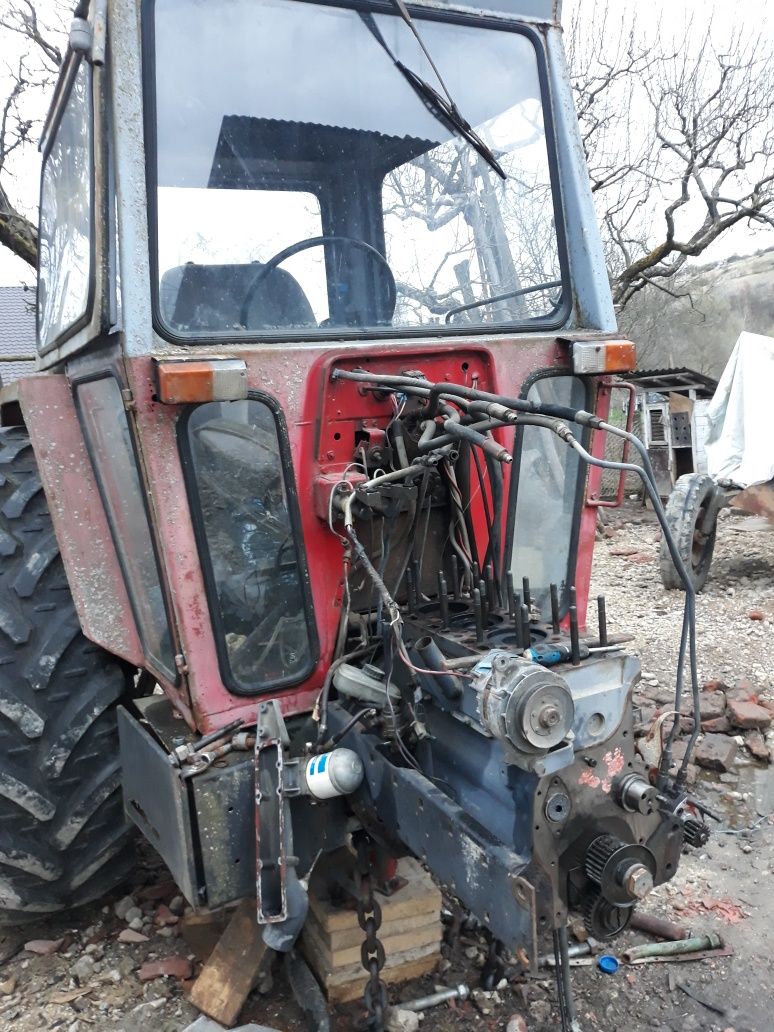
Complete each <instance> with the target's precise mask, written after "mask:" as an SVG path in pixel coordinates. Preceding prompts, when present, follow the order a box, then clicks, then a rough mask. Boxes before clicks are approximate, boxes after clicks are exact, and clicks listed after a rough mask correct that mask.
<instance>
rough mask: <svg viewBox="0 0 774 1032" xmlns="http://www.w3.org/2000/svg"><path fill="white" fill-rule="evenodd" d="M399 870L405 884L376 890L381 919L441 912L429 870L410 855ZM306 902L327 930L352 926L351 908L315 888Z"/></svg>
mask: <svg viewBox="0 0 774 1032" xmlns="http://www.w3.org/2000/svg"><path fill="white" fill-rule="evenodd" d="M398 874H399V875H401V877H403V878H407V879H408V885H404V887H403V888H402V889H400V890H399V891H398V892H396V893H395V895H394V896H381V895H379V893H376V898H377V900H378V901H379V906H380V907H381V908H382V920H383V921H394V920H397V919H399V918H404V917H410V916H412V915H413V914H424V913H433V912H434V913H435V914H436V916H437V915H438V914H440V911H441V903H442V899H441V893H440V891H439V890H438V889H437V888H436V886H435V884H434V883H433V879H432V878H431V877H430V875H429V874H428V872H427V871H425V870H424V868H422V867H421V866H420V865H419V863H418V862H417V861H416V860H414V859H412V858H410V857H409V858H406V859H403V860H401V861H400V865H399V867H398ZM309 902H310V905H311V910H312V912H313V913H314V915H315V917H316V918H317V920H318V921H319V922H320V924H321V926H322V927H323V929H324V930H325V931H326V932H333V931H335V930H337V929H342V928H351V927H352V917H353V913H354V911H352V910H343V909H341V908H340V907H334V906H333V904H332V903H331V902H330V900H327V899H320V898H319V897H318V896H316V895H315V893H314V892H311V893H310V894H309Z"/></svg>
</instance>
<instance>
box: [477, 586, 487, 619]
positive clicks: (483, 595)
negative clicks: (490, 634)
mask: <svg viewBox="0 0 774 1032" xmlns="http://www.w3.org/2000/svg"><path fill="white" fill-rule="evenodd" d="M478 590H479V592H480V593H481V615H482V618H483V620H484V626H485V627H486V626H488V624H489V596H488V595H487V593H486V584H485V583H484V581H483V580H479V581H478Z"/></svg>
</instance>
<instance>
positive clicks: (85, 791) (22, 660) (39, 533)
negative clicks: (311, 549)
mask: <svg viewBox="0 0 774 1032" xmlns="http://www.w3.org/2000/svg"><path fill="white" fill-rule="evenodd" d="M133 673H134V672H133V671H132V669H131V668H130V667H128V666H127V665H126V664H125V663H124V662H122V661H121V660H119V659H117V658H116V657H115V656H113V655H111V654H110V653H108V652H105V651H104V649H101V648H99V647H98V646H96V645H94V644H93V643H92V642H90V641H88V640H87V639H86V638H85V637H84V635H83V634H82V633H81V629H80V626H79V623H78V617H77V615H76V612H75V606H74V604H73V600H72V597H71V595H70V589H69V587H68V585H67V579H66V577H65V573H64V567H63V565H62V560H61V558H60V556H59V548H58V545H57V540H56V535H55V534H54V530H53V527H52V524H51V518H50V516H49V513H48V507H47V505H46V498H45V495H44V492H43V489H42V486H41V483H40V479H39V477H38V472H37V466H36V463H35V457H34V455H33V451H32V445H31V444H30V441H29V438H28V436H27V433H26V431H25V430H24V429H23V428H21V427H11V428H4V429H0V922H2V923H8V922H18V921H19V920H23V919H25V918H27V919H29V918H34V917H35V916H36V915H42V914H50V913H55V912H57V911H65V910H69V909H71V908H73V907H76V906H79V905H80V904H82V903H87V902H90V901H91V900H94V899H98V898H99V897H100V896H102V895H103V894H104V893H105V892H106V891H107V890H108V889H110V888H112V887H114V886H115V885H117V884H118V883H119V882H121V881H122V880H123V878H124V877H125V875H126V874H127V873H128V872H129V870H130V868H131V865H132V862H133V852H134V850H133V841H132V840H133V837H134V836H133V831H132V829H131V827H130V825H129V824H128V823H127V821H126V819H125V818H124V813H123V803H122V797H121V773H120V766H119V758H118V732H117V728H116V707H117V705H118V703H119V702H120V701H121V700H122V699H123V698H126V697H127V696H128V695H129V694H130V693H131V690H132V684H133Z"/></svg>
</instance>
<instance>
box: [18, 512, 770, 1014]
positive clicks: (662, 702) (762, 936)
mask: <svg viewBox="0 0 774 1032" xmlns="http://www.w3.org/2000/svg"><path fill="white" fill-rule="evenodd" d="M658 540H659V539H658V533H657V530H656V527H655V523H654V520H653V517H652V515H651V514H650V513H648V512H645V511H644V510H641V509H639V508H638V507H637V506H636V505H635V504H634V503H633V502H629V503H628V508H626V509H625V510H623V511H621V512H617V513H614V514H612V516H611V517H610V518H609V521H608V523H607V525H606V529H605V536H604V537H601V538H600V540H599V541H598V544H597V549H596V557H595V569H594V582H593V593H594V594H597V593H602V592H604V593H605V595H606V597H607V609H608V620H609V625H610V630H611V631H620V632H624V631H625V632H629V633H632V634H633V635H634V641H633V643H632V646H631V647H632V648H633V650H634V651H636V652H638V653H639V655H640V657H641V661H642V664H643V671H644V675H643V683H642V684H641V686H640V691H639V693H638V702H639V703H640V705H641V707H642V714H643V718H644V719H645V720H647V719H651V718H652V716H653V713H654V711H655V710H656V708H657V707H664V706H666V707H668V704H669V702H670V698H671V694H672V691H671V689H672V681H671V678H672V676H673V675H672V671H673V669H674V662H675V658H676V653H677V641H678V635H679V628H680V623H679V620H680V612H681V609H682V595H681V594H679V593H676V592H665V591H664V590H663V589H662V587H661V582H660V579H659V576H658ZM697 626H698V637H699V666H700V677H701V680H702V681H703V682H705V681H710V680H717V681H720V682H722V684H723V685H724V686H725V688H723V689H722V690H726V689H727V693H728V698H729V699H731V698H734V697H737V696H738V697H741V698H748V697H750V696H751V695H752V696H753V697H755V698H757V699H758V701H760V702H770V703H774V532H772V531H771V530H770V529H769V530H766V529H764V528H762V526H761V522H760V521H759V520H757V519H755V518H751V517H744V516H741V515H736V514H724V518H723V519H722V521H721V524H720V528H719V535H718V544H717V549H716V555H715V560H714V563H713V567H712V572H711V574H710V581H709V583H708V585H707V588H706V590H705V591H704V592H703V593H702V595H701V596H700V598H699V603H698V616H697ZM591 629H592V630H593V629H594V624H593V620H592V621H591ZM734 734H738V732H736V731H731V732H730V735H731V736H733V735H734ZM769 743H770V744H774V742H772V740H771V736H770V738H769ZM770 769H771V768H769V767H768V765H767V764H766V763H765V762H756V761H754V760H753V759H752V758H751V756H750V755H749V752H748V750H747V748H746V746H745V745H744V744H743V740H742V738H741V737H739V748H738V751H737V756H736V759H735V761H734V763H733V765H732V767H731V769H730V771H729V772H727V773H723V774H710V773H708V772H706V771H700V770H698V769H697V770H696V771H694V773H695V775H696V778H697V782H696V792H697V794H698V795H700V796H701V797H702V798H703V799H704V800H705V801H706V802H707V804H708V805H710V806H712V807H713V808H715V809H716V810H718V811H719V813H720V814H721V815H722V818H723V821H722V824H721V825H720V827H719V828H718V829H717V830H716V832H715V834H714V835H713V837H712V839H711V840H710V842H709V844H708V845H707V846H706V847H705V848H704V849H702V850H700V851H698V852H695V851H694V852H692V853H691V854H690V855H686V856H685V857H684V858H683V862H682V864H681V867H680V870H679V872H678V874H677V876H676V877H675V879H674V880H673V881H672V882H671V883H670V884H668V885H666V886H662V887H660V888H658V889H656V890H655V891H654V892H653V894H652V895H651V896H650V897H649V899H648V901H647V903H646V905H645V907H644V909H645V910H646V911H648V912H652V913H655V914H659V915H662V916H666V917H669V918H670V919H672V920H675V921H678V922H680V923H682V924H684V925H686V926H688V927H690V928H691V929H692V930H693V931H694V933H704V932H709V931H712V932H717V933H719V934H720V935H721V936H722V937H723V940H724V942H725V943H726V944H727V945H728V946H729V947H730V948H731V950H732V951H733V953H732V955H731V956H727V957H724V958H721V959H713V960H710V961H700V962H692V963H679V964H678V963H668V964H666V963H659V964H650V965H643V966H636V967H631V968H629V967H625V966H622V967H621V968H620V969H619V971H618V972H617V973H616V974H614V975H603V974H601V973H599V972H598V971H597V969H596V967H595V966H580V967H577V968H576V970H575V971H574V987H575V995H576V1001H577V1006H578V1013H579V1018H580V1023H581V1027H582V1028H583V1029H584V1032H597V1030H598V1032H603V1030H604V1032H645V1030H651V1029H655V1030H657V1032H692V1030H707V1032H710V1030H713V1032H729V1030H735V1032H771V1030H772V1029H774V959H773V958H772V949H771V943H772V932H771V928H772V923H773V921H774V899H773V898H772V895H770V893H771V885H772V884H773V883H774V876H773V875H772V872H774V835H773V834H772V823H771V820H770V816H771V814H772V813H774V774H772V775H771V776H770V773H769V771H770ZM750 829H752V830H750ZM167 879H168V876H167V875H166V874H165V872H164V869H163V867H162V866H161V865H160V863H159V861H158V860H157V859H156V858H155V857H154V856H153V855H151V854H150V853H145V854H143V859H142V861H141V862H140V863H139V864H138V867H137V869H136V872H135V878H134V879H133V882H132V884H130V885H129V886H127V887H125V888H124V890H123V891H122V892H121V893H118V894H116V895H115V896H114V897H112V898H111V899H110V900H108V901H105V902H104V903H103V904H101V905H98V906H93V907H91V908H87V909H85V910H84V911H82V912H81V913H79V914H78V915H77V917H71V918H70V919H55V920H47V921H45V922H42V923H40V924H37V925H32V926H25V927H24V928H23V929H6V930H5V933H4V934H2V935H0V1028H1V1029H11V1028H13V1029H15V1030H17V1032H40V1030H44V1029H61V1030H62V1032H87V1030H90V1029H94V1030H99V1032H182V1030H184V1029H185V1028H186V1027H187V1026H188V1025H189V1024H190V1023H191V1022H192V1021H193V1020H194V1019H195V1018H196V1017H197V1012H196V1011H195V1010H194V1008H193V1007H192V1006H191V1005H190V1004H189V1003H188V1002H187V999H186V992H187V989H188V988H189V987H190V984H191V982H190V978H187V977H186V976H189V975H190V974H191V973H192V971H194V970H195V967H194V968H192V967H191V962H192V960H193V959H194V958H193V955H192V952H191V947H190V945H189V943H188V942H187V941H185V940H184V939H183V938H181V937H180V934H179V932H180V920H179V915H180V913H181V911H182V909H183V903H182V900H181V899H180V898H177V892H176V889H175V887H174V886H173V885H171V884H169V883H168V880H167ZM127 893H128V894H129V895H130V897H131V899H127V898H126V896H127ZM130 908H133V909H130ZM127 911H128V913H127ZM132 938H133V939H134V940H135V941H124V940H127V939H132ZM35 940H37V941H38V944H37V945H36V946H34V947H33V949H37V950H38V951H39V952H32V951H31V950H30V949H27V948H25V944H30V943H32V942H34V941H35ZM59 940H62V941H61V942H60V941H59ZM644 941H652V940H648V937H647V936H644V935H642V933H633V932H632V933H626V934H625V935H624V936H623V937H622V939H620V940H617V941H616V942H615V943H614V944H613V946H612V948H611V952H615V953H619V954H620V952H622V950H623V949H624V948H625V946H626V945H628V944H630V943H634V942H644ZM483 956H484V942H483V939H481V938H480V937H479V935H478V934H477V933H476V932H475V931H468V932H467V933H466V932H463V933H462V934H461V936H460V937H459V938H458V939H457V941H456V942H454V943H453V944H448V945H446V946H444V960H443V961H442V964H441V969H440V970H439V971H438V972H437V973H436V974H435V975H433V976H430V977H427V978H425V979H423V980H421V981H419V982H415V983H412V984H409V985H407V986H403V987H402V988H401V989H400V990H398V991H396V992H393V994H392V996H393V999H394V1001H395V1000H396V999H401V998H402V999H411V998H414V997H416V996H418V995H420V994H422V995H423V994H425V993H427V992H429V991H432V989H433V986H434V985H441V984H443V985H455V984H457V983H458V982H460V981H464V982H466V983H467V984H469V985H470V986H471V988H473V989H475V990H476V991H475V992H474V995H473V999H472V1000H469V1001H468V1002H466V1003H465V1004H463V1005H461V1006H457V1007H455V1006H448V1005H444V1006H442V1007H437V1008H435V1009H433V1010H432V1011H428V1012H426V1014H425V1017H424V1018H423V1020H422V1023H421V1026H420V1027H421V1028H422V1029H423V1030H424V1032H445V1030H450V1029H462V1028H465V1029H467V1028H471V1029H481V1030H482V1032H483V1030H486V1032H495V1030H502V1032H505V1030H506V1029H509V1032H524V1029H527V1030H528V1032H549V1030H550V1032H555V1030H556V1029H557V1028H558V1013H557V1011H556V1006H555V999H556V998H555V993H554V986H553V982H552V979H551V976H550V973H548V972H547V973H546V975H545V976H542V977H541V978H539V979H534V980H533V979H527V980H525V979H523V978H522V977H521V976H517V975H516V973H515V969H510V970H509V971H508V972H507V974H508V975H509V976H512V977H511V978H510V980H509V981H505V982H501V983H500V986H501V987H500V988H499V989H496V990H495V991H494V992H492V993H485V992H482V991H481V990H480V989H477V986H478V985H479V979H480V975H481V972H480V970H479V969H480V966H481V963H482V960H483ZM157 961H160V962H161V966H162V968H163V969H167V970H170V971H174V973H173V974H169V975H167V976H162V977H149V978H148V980H147V981H142V980H141V979H142V978H145V977H146V976H148V975H152V974H153V968H148V967H147V965H148V964H153V963H154V962H157ZM143 965H146V966H145V967H143ZM264 988H265V986H264ZM358 1014H359V1012H358V1009H357V1007H356V1006H352V1007H350V1008H347V1009H340V1010H338V1011H337V1012H336V1013H335V1015H334V1018H333V1022H332V1025H333V1027H334V1028H335V1029H337V1030H340V1032H344V1030H349V1029H353V1028H354V1027H355V1023H356V1020H357V1018H358ZM514 1018H517V1019H518V1018H520V1019H521V1022H520V1021H519V1020H513V1019H514ZM241 1020H242V1021H243V1022H248V1021H255V1022H257V1023H259V1024H263V1025H267V1026H270V1027H271V1028H275V1029H279V1030H280V1032H298V1030H301V1029H304V1028H306V1027H307V1026H306V1025H305V1022H304V1019H303V1015H302V1013H301V1011H300V1010H299V1009H298V1007H297V1006H296V1004H295V1003H294V1002H293V1001H292V999H291V998H290V995H289V992H288V989H287V986H286V983H285V981H284V976H283V974H282V972H281V971H277V972H276V974H275V978H274V989H273V991H272V992H271V993H270V994H269V995H268V996H261V995H260V994H259V993H257V992H256V993H254V994H253V996H252V997H251V998H250V1000H249V1001H248V1004H247V1006H246V1007H245V1010H244V1011H243V1014H242V1017H241ZM509 1021H510V1026H509Z"/></svg>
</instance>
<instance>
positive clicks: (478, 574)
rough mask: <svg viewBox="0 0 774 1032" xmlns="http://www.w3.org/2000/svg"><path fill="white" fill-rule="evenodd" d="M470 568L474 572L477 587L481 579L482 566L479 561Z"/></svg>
mask: <svg viewBox="0 0 774 1032" xmlns="http://www.w3.org/2000/svg"><path fill="white" fill-rule="evenodd" d="M470 569H471V572H472V574H473V586H474V587H475V586H476V585H477V584H478V582H479V581H480V580H481V567H480V566H479V565H478V563H473V565H472V566H471V568H470Z"/></svg>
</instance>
